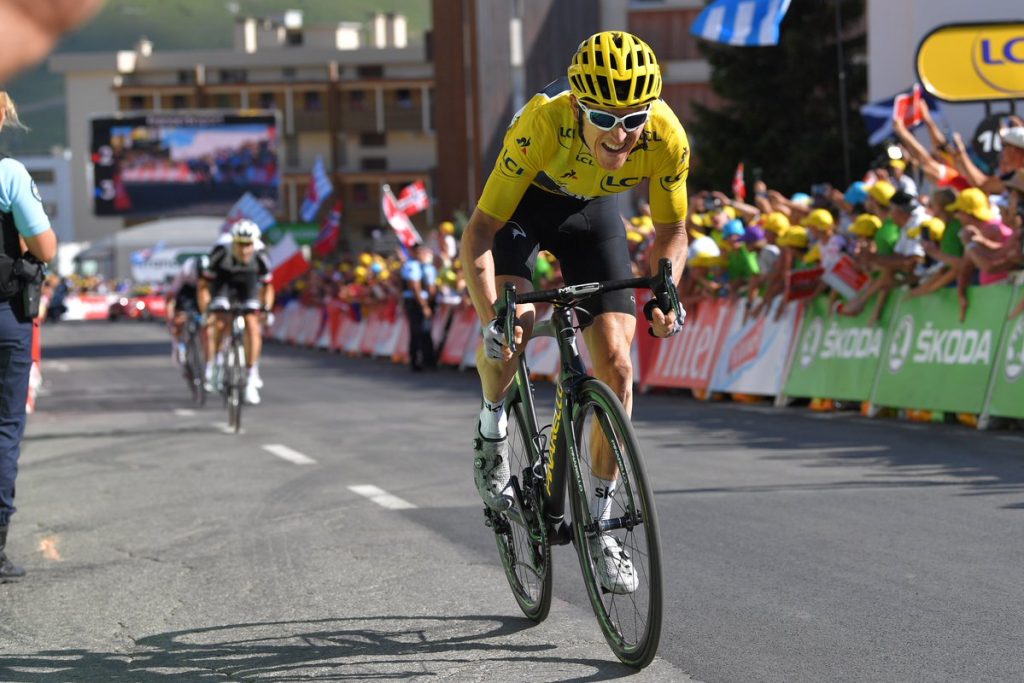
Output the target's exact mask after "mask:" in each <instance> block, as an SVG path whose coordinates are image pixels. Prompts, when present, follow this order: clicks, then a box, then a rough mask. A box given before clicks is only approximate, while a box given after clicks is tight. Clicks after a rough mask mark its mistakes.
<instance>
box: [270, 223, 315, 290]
mask: <svg viewBox="0 0 1024 683" xmlns="http://www.w3.org/2000/svg"><path fill="white" fill-rule="evenodd" d="M267 255H268V256H269V257H270V269H271V271H272V278H273V279H272V282H273V284H274V289H275V290H276V291H278V292H279V291H281V289H282V288H283V287H284V286H285V285H287V284H288V283H289V282H291V281H292V280H294V279H295V278H297V277H299V276H300V275H302V274H303V273H305V272H306V271H307V270H309V261H307V260H306V257H305V256H303V255H302V250H301V249H299V244H298V243H297V242H296V241H295V237H294V236H292V234H291V233H290V232H289V233H285V236H284V237H283V238H282V239H281V241H280V242H278V243H277V244H275V245H274V246H272V247H270V251H269V252H267Z"/></svg>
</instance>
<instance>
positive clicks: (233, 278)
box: [198, 218, 274, 405]
mask: <svg viewBox="0 0 1024 683" xmlns="http://www.w3.org/2000/svg"><path fill="white" fill-rule="evenodd" d="M260 243H261V241H260V228H259V226H258V225H256V224H255V223H254V222H252V221H251V220H248V219H244V218H243V219H242V220H240V221H238V222H236V223H235V224H234V225H232V226H231V244H230V245H225V244H219V245H217V246H216V247H214V249H213V251H212V252H210V260H209V263H208V264H207V267H206V269H205V270H204V271H203V273H202V278H201V279H200V280H199V286H198V297H199V310H200V311H201V312H203V313H204V314H208V316H209V323H208V329H207V347H206V348H207V358H208V359H210V362H207V364H206V389H207V391H215V390H216V386H217V383H218V379H219V378H218V377H217V376H216V375H215V372H216V371H217V370H218V368H223V366H224V357H223V352H222V351H221V344H222V343H223V341H224V337H225V335H226V334H227V333H228V327H229V326H230V325H231V314H230V311H231V308H232V307H233V306H238V307H241V308H243V309H244V310H245V311H246V313H245V364H246V367H247V368H248V372H249V380H248V382H247V383H246V387H245V402H246V403H249V404H252V405H256V404H258V403H259V402H260V394H259V388H260V386H261V385H262V382H261V381H260V378H259V370H258V365H257V364H258V363H259V359H260V351H261V349H262V346H263V328H262V325H261V317H262V316H261V311H262V312H263V313H267V312H269V311H270V309H271V307H272V306H273V305H274V286H273V285H272V284H270V279H271V270H270V260H269V258H268V257H267V254H266V252H264V251H258V250H257V245H258V244H260ZM261 285H262V288H261Z"/></svg>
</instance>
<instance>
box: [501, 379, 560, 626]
mask: <svg viewBox="0 0 1024 683" xmlns="http://www.w3.org/2000/svg"><path fill="white" fill-rule="evenodd" d="M507 403H508V405H509V418H510V419H509V421H508V446H509V468H510V469H511V470H512V479H513V489H514V490H515V495H514V498H515V499H516V500H515V503H514V504H513V506H512V509H511V510H509V511H508V512H503V513H496V512H491V511H490V510H488V511H487V515H488V518H489V520H490V522H491V527H492V528H493V529H494V538H495V540H496V541H497V543H498V554H499V555H500V556H501V564H502V566H503V567H504V568H505V576H506V578H507V579H508V583H509V586H510V587H511V588H512V595H513V596H514V597H515V599H516V602H517V603H519V607H520V609H522V610H523V614H525V615H526V616H527V617H528V618H529V619H531V620H533V621H535V622H537V623H540V622H542V621H544V619H546V618H547V616H548V612H549V611H550V610H551V545H550V544H549V542H548V537H547V533H546V531H545V526H544V522H543V511H542V509H541V506H540V501H539V495H538V493H539V491H540V487H539V482H538V481H537V480H536V478H535V477H534V475H533V462H534V457H533V449H532V448H531V447H530V439H531V434H530V430H529V428H528V425H529V424H530V423H529V422H528V421H527V419H526V407H525V406H524V405H523V402H522V401H520V400H519V399H518V395H517V394H516V393H515V392H514V391H513V392H511V393H510V394H509V398H508V399H507Z"/></svg>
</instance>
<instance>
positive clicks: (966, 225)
mask: <svg viewBox="0 0 1024 683" xmlns="http://www.w3.org/2000/svg"><path fill="white" fill-rule="evenodd" d="M946 208H947V209H948V210H949V211H951V212H954V213H955V214H956V216H957V218H958V219H959V220H960V222H961V223H963V229H962V230H961V231H960V239H961V240H962V241H963V242H964V265H963V267H962V268H961V271H960V276H959V278H958V280H957V288H958V290H959V291H961V292H963V291H965V289H966V287H967V285H968V284H969V283H970V272H971V271H972V270H973V269H977V271H978V282H979V284H982V285H991V284H995V283H997V282H1002V281H1003V280H1005V279H1006V278H1007V275H1008V273H1009V271H1010V270H1012V269H1013V267H1014V265H1015V263H1016V261H1015V259H1014V257H1015V256H1016V255H1015V254H1012V253H1010V251H1011V249H1012V248H1013V247H1014V246H1016V244H1017V243H1018V241H1017V240H1013V239H1012V238H1013V237H1014V230H1013V229H1012V228H1011V227H1010V226H1008V225H1006V224H1005V223H1003V222H1002V220H1001V218H1000V215H999V212H998V211H997V210H996V209H995V208H994V207H993V206H992V205H991V204H990V203H989V198H988V197H987V196H986V195H985V193H984V192H983V191H982V190H981V189H979V188H976V187H971V188H968V189H966V190H964V191H963V192H961V193H960V196H959V197H957V199H956V201H955V202H953V203H952V204H950V205H949V206H947V207H946ZM960 303H961V306H964V305H965V301H964V300H963V299H961V302H960Z"/></svg>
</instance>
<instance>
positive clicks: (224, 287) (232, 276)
mask: <svg viewBox="0 0 1024 683" xmlns="http://www.w3.org/2000/svg"><path fill="white" fill-rule="evenodd" d="M271 275H272V273H271V269H270V259H269V258H268V257H267V254H266V253H265V252H262V251H259V252H256V253H255V254H254V255H253V258H252V260H251V261H250V262H249V263H242V262H241V261H239V260H238V259H236V258H235V255H234V254H233V253H232V250H231V248H230V246H225V245H218V246H217V247H215V248H214V250H213V251H212V252H210V262H209V264H208V265H207V267H206V269H205V270H204V271H203V279H204V280H208V281H209V282H210V295H211V296H212V297H213V299H214V300H215V303H221V302H223V301H224V300H225V299H226V302H227V303H228V304H242V305H249V304H251V303H252V302H254V301H256V298H257V294H258V293H259V287H260V285H261V284H264V285H265V284H267V283H269V282H270V280H271ZM217 299H220V300H221V302H216V300H217ZM213 307H214V308H226V307H227V306H224V305H217V306H213Z"/></svg>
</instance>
